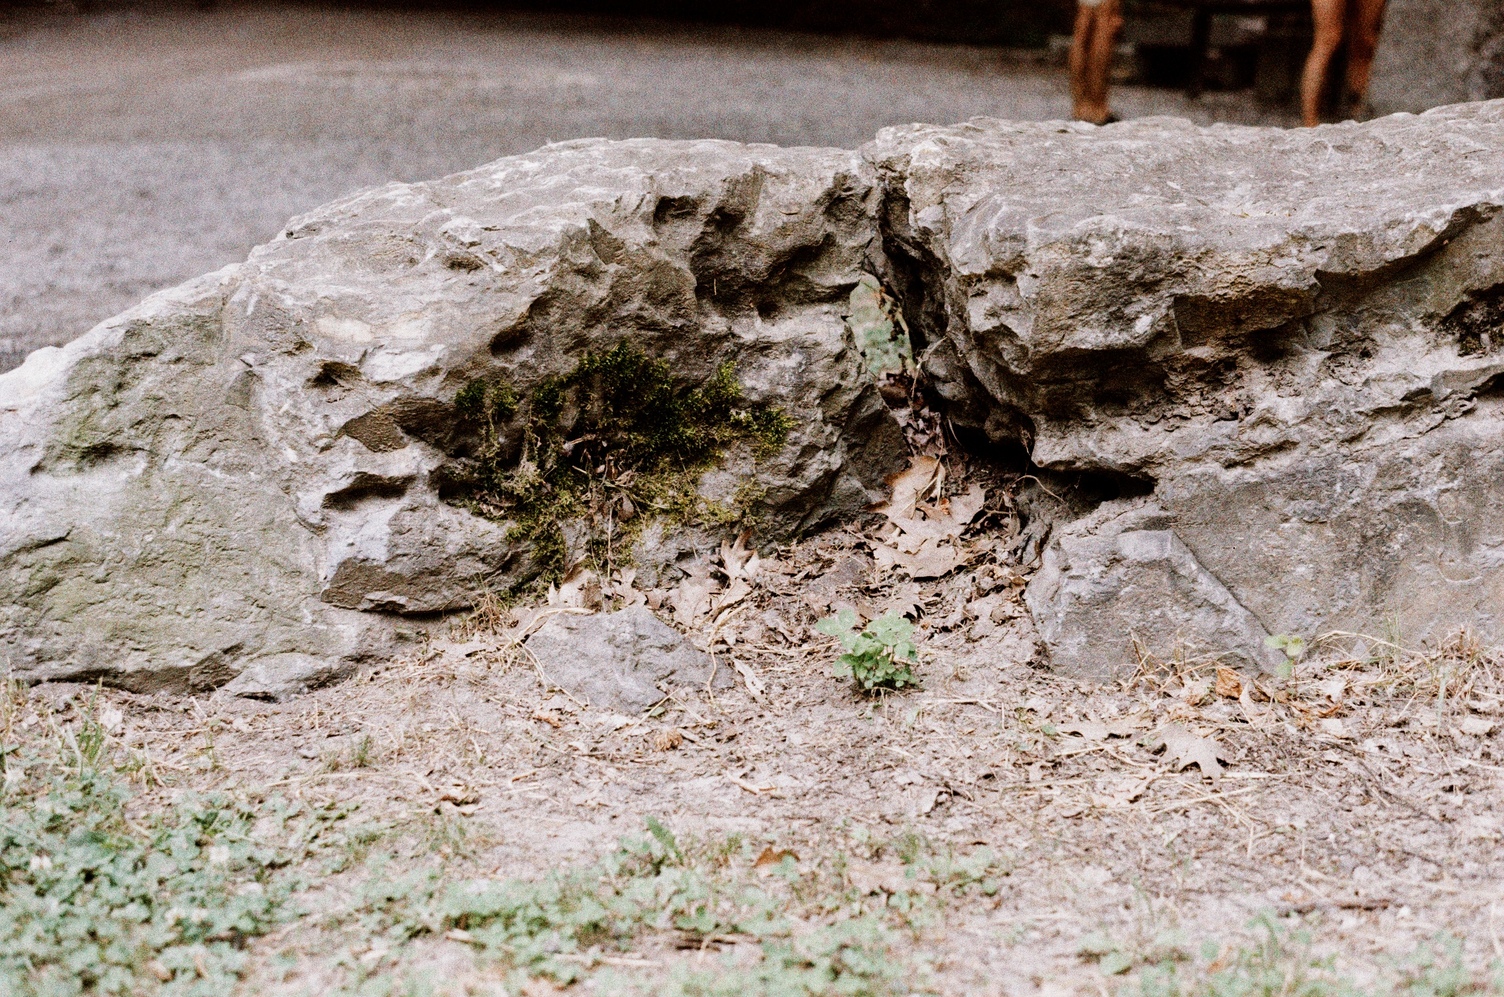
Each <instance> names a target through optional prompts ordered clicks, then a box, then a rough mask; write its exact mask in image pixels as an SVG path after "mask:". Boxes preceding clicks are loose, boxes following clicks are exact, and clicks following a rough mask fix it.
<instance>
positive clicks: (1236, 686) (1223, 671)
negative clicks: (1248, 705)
mask: <svg viewBox="0 0 1504 997" xmlns="http://www.w3.org/2000/svg"><path fill="white" fill-rule="evenodd" d="M1212 692H1214V693H1216V694H1217V695H1218V696H1221V697H1222V698H1223V699H1237V698H1238V697H1239V696H1241V695H1243V676H1241V675H1239V674H1238V673H1237V672H1235V671H1233V670H1232V669H1231V668H1228V667H1227V666H1226V665H1218V666H1217V681H1216V683H1215V684H1214V685H1213V686H1212Z"/></svg>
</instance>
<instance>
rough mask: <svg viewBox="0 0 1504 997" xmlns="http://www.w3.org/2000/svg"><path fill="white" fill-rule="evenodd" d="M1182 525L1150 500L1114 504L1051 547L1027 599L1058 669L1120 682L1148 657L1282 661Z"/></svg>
mask: <svg viewBox="0 0 1504 997" xmlns="http://www.w3.org/2000/svg"><path fill="white" fill-rule="evenodd" d="M1172 521H1173V520H1172V518H1171V517H1170V516H1169V515H1168V514H1166V513H1165V512H1164V510H1162V509H1159V508H1157V507H1155V506H1153V505H1152V504H1148V503H1144V502H1142V501H1138V500H1135V501H1128V502H1122V501H1114V502H1106V503H1104V504H1103V505H1102V506H1101V508H1099V509H1098V510H1097V511H1096V512H1095V513H1093V514H1092V515H1090V516H1087V517H1085V518H1084V519H1081V520H1077V521H1076V522H1073V523H1071V524H1070V525H1069V526H1068V527H1067V528H1065V529H1063V530H1061V531H1060V532H1059V533H1057V534H1056V536H1055V537H1054V539H1053V541H1052V542H1051V543H1050V545H1049V546H1048V547H1046V548H1045V552H1044V557H1043V563H1042V564H1041V566H1040V568H1039V571H1038V572H1037V573H1036V574H1035V576H1034V578H1033V580H1032V581H1031V582H1030V584H1029V586H1028V588H1027V589H1026V590H1025V601H1026V602H1027V603H1028V606H1029V609H1030V612H1031V613H1032V615H1033V616H1034V621H1035V626H1036V627H1037V629H1038V631H1039V635H1040V637H1042V638H1043V639H1044V641H1045V643H1046V644H1047V645H1048V646H1049V647H1050V653H1051V662H1052V664H1053V665H1054V667H1055V668H1056V670H1058V671H1061V672H1064V673H1066V674H1069V675H1073V676H1077V677H1081V678H1091V679H1111V678H1114V677H1118V676H1121V675H1122V673H1123V672H1124V671H1125V670H1127V669H1129V668H1132V667H1135V666H1136V662H1135V658H1136V656H1137V655H1138V654H1147V655H1151V656H1154V657H1157V658H1158V659H1159V660H1161V661H1169V660H1189V661H1201V662H1207V661H1221V662H1226V663H1228V664H1234V665H1238V666H1241V667H1245V668H1253V669H1256V670H1260V669H1266V668H1273V667H1275V666H1276V665H1278V664H1279V662H1280V660H1281V658H1282V655H1281V654H1280V653H1279V652H1278V651H1273V650H1271V649H1270V648H1269V646H1268V644H1267V641H1268V639H1269V632H1268V631H1267V630H1265V629H1264V627H1263V625H1262V624H1261V623H1259V621H1258V619H1257V618H1256V617H1255V616H1254V615H1253V614H1252V613H1250V612H1249V611H1248V610H1247V609H1245V608H1244V607H1243V606H1242V605H1241V604H1240V603H1239V602H1238V601H1237V599H1236V598H1234V597H1233V595H1232V593H1231V592H1229V591H1228V590H1227V587H1226V586H1225V585H1223V584H1222V583H1221V582H1220V581H1219V580H1217V579H1216V578H1215V577H1213V575H1212V574H1211V573H1210V572H1209V571H1207V570H1206V568H1204V567H1202V565H1201V563H1200V562H1199V561H1197V560H1196V555H1195V554H1193V553H1191V551H1190V549H1189V548H1188V547H1186V545H1185V544H1184V543H1182V542H1181V541H1180V538H1179V537H1178V536H1176V535H1175V531H1174V530H1173V529H1171V528H1170V525H1171V523H1172ZM1125 637H1126V639H1127V640H1126V642H1127V643H1128V644H1130V645H1132V647H1131V650H1132V651H1133V654H1132V655H1130V654H1126V653H1124V651H1125V650H1127V649H1126V648H1124V644H1125Z"/></svg>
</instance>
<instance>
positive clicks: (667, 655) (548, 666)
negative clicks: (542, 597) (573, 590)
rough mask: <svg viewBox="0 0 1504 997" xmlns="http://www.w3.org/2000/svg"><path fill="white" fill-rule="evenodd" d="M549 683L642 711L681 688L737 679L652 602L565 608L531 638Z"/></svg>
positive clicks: (582, 697)
mask: <svg viewBox="0 0 1504 997" xmlns="http://www.w3.org/2000/svg"><path fill="white" fill-rule="evenodd" d="M526 647H527V650H528V653H530V654H531V655H532V656H533V659H534V660H535V661H536V662H537V664H538V669H539V670H540V671H541V672H542V673H543V675H544V677H545V678H546V679H547V681H548V682H549V683H550V684H552V685H556V686H558V687H559V688H561V689H563V690H564V691H565V692H567V693H568V694H569V695H570V696H572V697H573V698H575V699H576V700H579V701H580V702H582V703H584V704H585V705H586V706H591V707H594V708H596V709H602V710H616V711H618V712H624V713H640V712H642V711H643V710H645V709H647V708H648V707H650V706H652V705H654V704H655V703H658V702H660V701H661V700H662V699H663V697H664V696H666V695H668V693H669V692H670V691H672V689H673V688H674V687H676V686H677V687H680V688H688V689H704V688H707V687H709V686H710V685H712V684H714V685H718V686H721V687H725V686H727V685H730V684H731V675H730V673H729V672H722V673H718V671H717V669H716V664H715V660H714V659H713V658H711V656H710V655H708V654H706V653H705V652H704V651H701V650H699V649H698V648H696V647H695V646H694V645H693V644H691V643H690V642H689V641H688V640H686V639H685V638H684V635H683V634H681V633H679V631H677V630H675V629H674V628H673V627H671V626H669V625H668V624H667V623H664V622H663V621H662V620H660V619H658V617H656V616H654V615H653V614H652V612H651V611H650V610H649V609H647V607H645V606H631V607H628V608H627V609H623V610H619V611H618V612H615V613H589V614H577V613H560V614H558V615H556V616H551V617H549V618H548V619H547V620H546V621H544V623H543V625H542V626H541V627H539V628H538V631H537V633H535V634H533V635H532V636H531V637H529V638H528V639H527V644H526Z"/></svg>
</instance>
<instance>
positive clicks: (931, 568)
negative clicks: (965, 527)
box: [872, 538, 961, 579]
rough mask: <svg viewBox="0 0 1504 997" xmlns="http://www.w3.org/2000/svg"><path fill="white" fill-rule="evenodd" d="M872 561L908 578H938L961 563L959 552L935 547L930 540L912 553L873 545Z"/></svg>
mask: <svg viewBox="0 0 1504 997" xmlns="http://www.w3.org/2000/svg"><path fill="white" fill-rule="evenodd" d="M872 556H873V560H875V561H876V562H877V564H878V566H879V567H882V568H890V569H896V570H898V571H901V572H903V573H904V574H907V575H908V576H909V577H910V578H914V579H921V578H939V577H940V576H942V575H945V574H948V573H950V572H951V571H953V570H955V568H956V567H957V566H959V565H960V563H961V552H960V551H959V550H957V549H956V548H954V547H950V546H946V547H940V546H936V544H935V542H934V541H933V540H932V539H930V538H925V539H924V540H923V541H921V542H920V544H919V546H918V548H917V549H916V550H915V551H914V552H913V553H908V552H905V551H903V550H901V549H898V548H896V547H889V546H888V545H886V544H874V545H873V549H872Z"/></svg>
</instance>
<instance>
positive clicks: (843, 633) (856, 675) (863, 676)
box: [815, 609, 919, 693]
mask: <svg viewBox="0 0 1504 997" xmlns="http://www.w3.org/2000/svg"><path fill="white" fill-rule="evenodd" d="M859 623H860V620H859V619H858V618H857V615H856V612H855V610H852V609H843V610H841V611H840V612H839V613H837V614H836V615H834V616H827V617H826V618H825V619H823V620H821V621H820V622H819V623H817V624H815V629H816V630H818V631H819V632H820V633H822V634H827V635H829V636H831V637H835V638H837V639H838V640H839V641H840V642H841V647H842V648H844V649H845V653H844V654H842V655H841V656H840V657H839V658H837V659H836V664H835V668H834V669H833V674H834V675H835V676H836V677H837V678H849V679H851V680H852V681H853V682H855V683H856V685H857V687H858V688H859V689H861V691H862V692H866V693H871V692H874V691H876V690H878V689H902V688H904V687H905V686H918V685H919V679H918V678H917V677H916V676H915V675H914V671H913V666H914V664H915V663H917V662H918V660H919V651H918V648H916V647H915V646H914V640H913V637H914V624H912V623H910V622H909V621H908V620H906V619H904V618H903V617H902V616H901V615H899V614H898V613H896V612H892V611H890V612H887V613H884V614H883V615H882V616H880V617H878V618H877V619H875V620H873V621H872V622H871V623H870V624H868V625H867V627H866V628H865V629H861V630H859V629H857V627H858V625H859Z"/></svg>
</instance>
